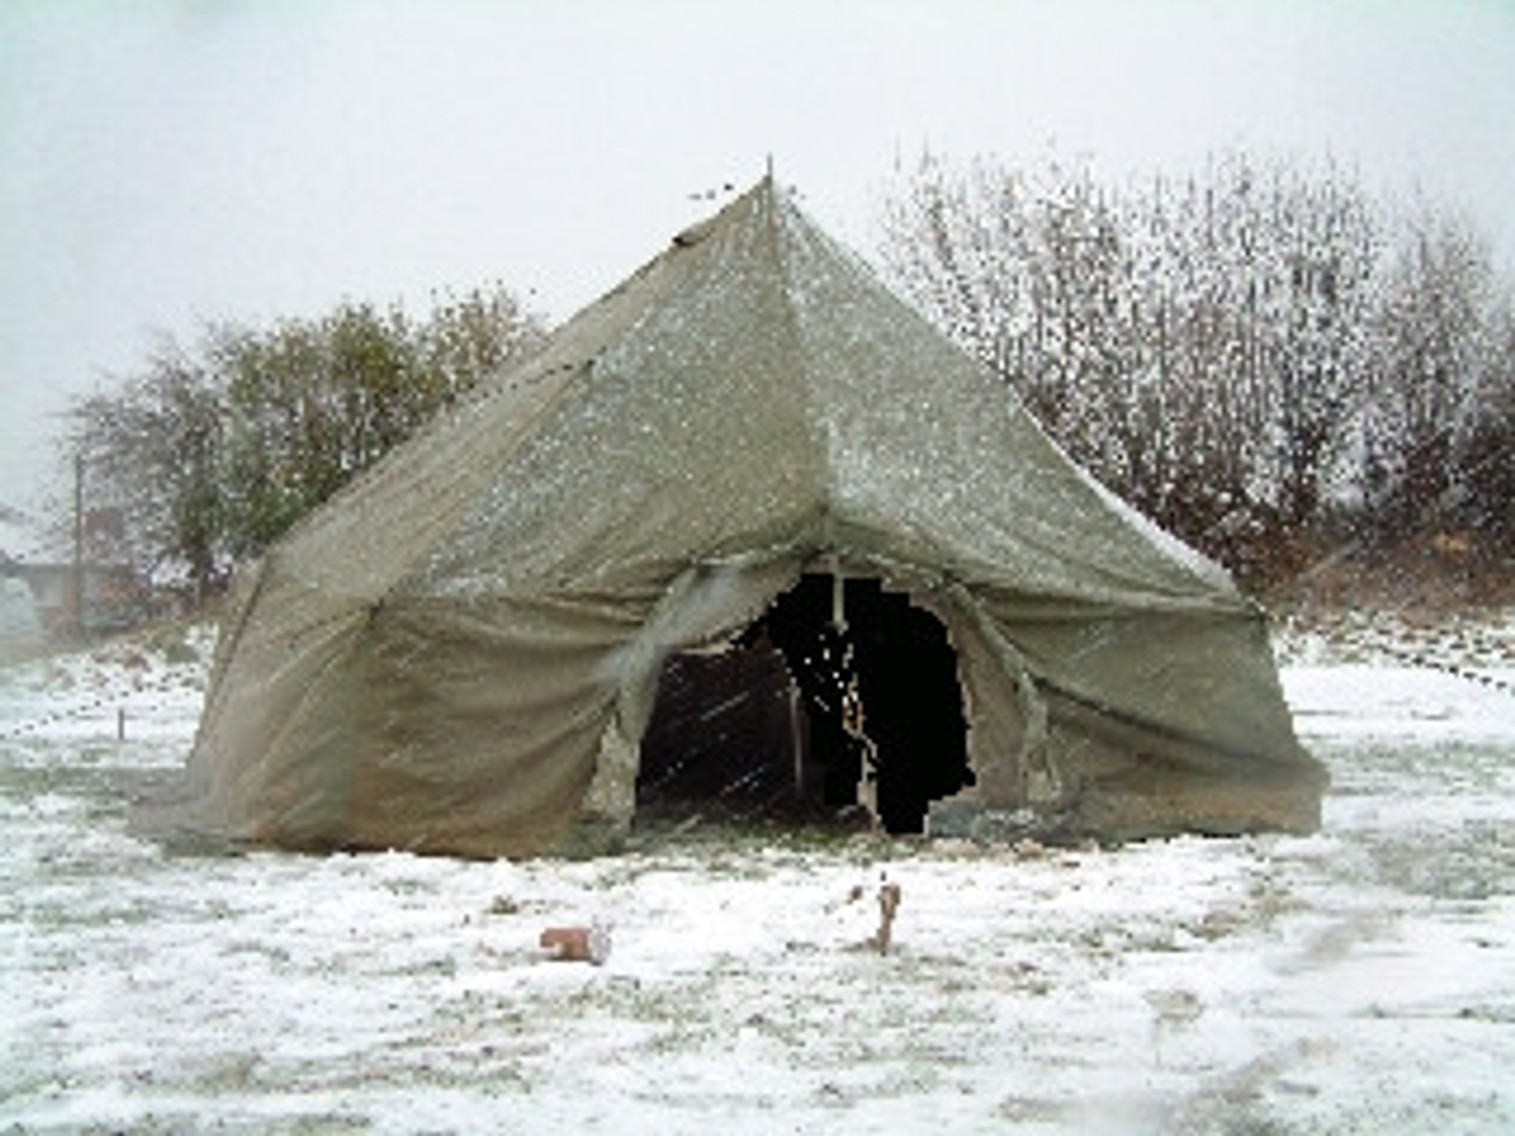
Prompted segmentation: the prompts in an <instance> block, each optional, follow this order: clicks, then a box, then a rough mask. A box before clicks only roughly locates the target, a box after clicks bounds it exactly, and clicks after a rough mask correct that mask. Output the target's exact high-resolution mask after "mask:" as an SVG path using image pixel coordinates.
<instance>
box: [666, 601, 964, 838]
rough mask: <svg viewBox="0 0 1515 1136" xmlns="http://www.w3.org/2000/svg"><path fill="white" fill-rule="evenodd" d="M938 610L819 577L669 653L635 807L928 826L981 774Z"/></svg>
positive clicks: (909, 829)
mask: <svg viewBox="0 0 1515 1136" xmlns="http://www.w3.org/2000/svg"><path fill="white" fill-rule="evenodd" d="M966 734H967V727H966V724H965V720H964V715H963V697H962V690H961V688H960V686H959V682H958V668H957V657H956V653H955V652H954V651H953V649H952V646H951V643H950V642H949V640H948V636H947V631H946V628H945V627H944V626H943V625H942V623H941V621H940V620H939V619H937V618H936V617H935V616H934V615H932V614H931V613H930V612H929V611H926V610H924V609H922V608H920V607H918V606H916V605H915V604H913V603H911V601H910V599H909V597H908V596H905V595H903V594H900V593H898V592H893V591H890V590H888V589H886V588H884V587H883V585H882V584H881V583H880V582H879V581H878V580H875V579H867V578H840V579H839V578H838V577H835V576H832V575H828V574H822V573H812V574H806V575H804V576H802V577H801V578H800V580H799V581H798V582H797V583H796V584H795V585H794V587H792V588H790V589H789V590H788V591H787V592H784V593H783V594H782V595H780V596H779V597H778V598H777V599H775V600H774V602H773V603H772V604H771V605H770V606H769V608H768V610H767V611H766V612H765V613H764V614H763V615H762V616H761V617H760V618H759V619H758V620H757V621H756V622H754V623H753V624H752V625H751V626H750V627H748V628H747V629H746V631H744V632H743V634H742V635H741V637H740V638H739V639H737V640H736V641H735V642H733V643H732V644H730V645H728V646H727V648H726V649H724V650H723V651H721V652H718V653H715V654H682V655H675V656H673V657H671V658H670V659H669V660H668V662H667V663H666V664H665V665H664V669H663V672H662V675H661V676H660V679H659V684H658V695H657V701H656V703H655V706H654V709H653V713H652V719H651V721H650V723H649V725H648V727H647V731H646V733H645V734H644V736H643V738H642V746H641V766H640V772H639V776H638V782H637V799H638V806H637V807H638V809H639V811H640V810H647V811H649V812H650V813H652V814H653V815H658V814H663V815H668V814H670V813H681V812H682V813H687V814H694V813H703V812H706V811H709V812H712V813H714V814H715V815H720V816H728V817H733V816H734V817H740V818H751V817H755V816H761V817H764V818H770V819H791V818H792V819H795V820H800V821H808V822H812V823H815V822H821V823H836V824H849V823H850V824H857V823H866V822H867V821H868V820H869V818H870V813H872V814H873V815H875V816H876V817H877V820H878V822H879V824H881V825H882V827H883V828H884V829H885V830H886V831H887V832H890V833H893V834H897V835H905V834H918V833H921V832H923V831H924V828H925V818H926V812H927V809H928V808H929V806H930V805H931V802H933V801H936V800H940V799H942V798H944V797H948V796H951V795H952V794H953V793H955V792H957V791H958V790H959V789H962V788H963V787H965V786H967V785H970V784H972V782H973V775H972V773H971V771H970V769H969V764H968V758H967V737H966Z"/></svg>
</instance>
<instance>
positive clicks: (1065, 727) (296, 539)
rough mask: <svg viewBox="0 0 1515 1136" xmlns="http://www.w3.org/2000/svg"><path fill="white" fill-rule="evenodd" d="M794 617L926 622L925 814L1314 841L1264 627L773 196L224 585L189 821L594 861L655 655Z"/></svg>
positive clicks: (591, 310)
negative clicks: (561, 853)
mask: <svg viewBox="0 0 1515 1136" xmlns="http://www.w3.org/2000/svg"><path fill="white" fill-rule="evenodd" d="M869 585H871V586H872V589H873V590H872V592H871V593H864V592H860V591H858V588H859V587H862V586H869ZM849 589H851V592H850V593H849ZM796 595H803V596H810V597H811V598H812V599H814V598H815V597H817V596H822V597H824V596H828V595H829V596H831V597H832V604H833V606H834V608H835V610H834V611H833V615H834V616H835V617H836V618H835V620H834V621H833V623H834V625H833V626H832V627H831V629H830V631H828V630H827V628H826V627H820V628H817V627H814V626H813V624H814V623H815V622H816V620H815V619H813V618H812V619H811V621H810V624H804V618H803V617H802V616H803V612H802V616H800V617H796V620H797V625H800V624H804V625H805V626H808V627H809V629H810V632H814V638H815V640H816V641H817V642H820V641H821V640H822V639H824V638H825V636H826V635H827V634H831V635H832V639H833V640H837V639H838V636H840V634H841V633H842V631H844V630H846V629H847V628H848V627H849V623H850V624H851V627H852V630H854V631H859V632H860V631H861V630H863V628H861V627H860V626H859V617H858V614H857V609H856V607H855V606H854V609H853V612H852V616H851V619H850V621H849V617H848V613H847V610H846V609H847V607H848V604H849V602H852V601H856V600H857V599H858V598H859V597H862V598H866V595H874V596H876V597H878V598H877V601H876V603H875V607H877V609H878V610H879V611H881V612H882V611H884V610H885V608H886V607H887V605H886V604H885V598H886V597H889V596H893V597H904V599H903V601H901V602H904V604H905V606H906V607H907V608H909V609H910V610H912V611H917V612H924V613H927V614H928V616H929V617H930V620H931V621H933V622H934V623H935V624H936V625H938V626H939V627H940V629H941V631H942V632H943V634H942V635H941V636H940V639H941V642H942V643H945V644H947V645H948V646H949V647H950V651H948V653H947V657H948V658H949V659H950V660H951V662H952V666H953V668H954V669H953V672H952V675H951V679H952V684H953V686H954V688H955V690H956V691H957V693H958V695H959V697H958V711H959V720H960V722H961V727H960V730H961V733H962V735H963V736H962V738H961V739H960V741H959V743H958V744H959V748H960V749H961V750H962V751H963V754H964V761H965V764H966V769H965V770H964V771H963V773H962V775H961V776H959V777H957V778H955V780H952V781H951V782H950V784H948V785H947V787H946V788H945V789H944V790H943V792H944V796H943V798H942V799H939V800H936V801H935V802H933V803H932V804H931V805H930V807H929V816H928V818H927V820H926V822H925V823H926V826H927V827H930V828H933V829H936V830H939V831H940V830H954V831H959V830H960V831H978V830H982V829H984V828H985V827H986V826H990V827H992V825H993V824H994V823H996V821H997V820H1001V821H1003V820H1006V819H1007V818H1013V819H1014V820H1015V822H1016V823H1018V824H1029V825H1031V826H1033V827H1035V826H1038V825H1040V826H1043V827H1047V828H1052V827H1055V828H1056V829H1058V830H1059V831H1062V832H1069V833H1075V832H1091V833H1105V834H1115V835H1137V834H1144V833H1156V832H1167V831H1174V830H1179V829H1199V830H1204V831H1218V832H1231V831H1239V830H1246V829H1253V828H1258V827H1282V828H1292V829H1300V828H1309V827H1311V826H1312V825H1314V824H1315V823H1316V821H1317V816H1318V807H1319V796H1320V792H1321V787H1322V783H1323V775H1322V772H1321V770H1320V767H1319V766H1318V765H1317V764H1316V763H1315V761H1314V760H1313V759H1312V758H1311V757H1310V756H1309V755H1308V754H1307V753H1305V752H1304V751H1303V750H1302V749H1301V747H1300V746H1299V744H1298V743H1297V741H1296V740H1295V737H1294V734H1293V732H1292V727H1291V723H1290V719H1289V715H1288V712H1287V709H1286V707H1285V704H1284V702H1283V699H1282V697H1281V694H1280V690H1279V685H1278V681H1277V676H1276V673H1275V669H1274V665H1273V662H1272V659H1271V656H1270V653H1269V649H1268V644H1267V641H1266V635H1265V628H1264V623H1263V619H1262V616H1261V614H1260V613H1259V612H1258V611H1257V610H1256V609H1255V608H1254V607H1253V606H1252V605H1251V604H1250V603H1249V602H1248V601H1247V600H1245V599H1243V598H1242V597H1241V596H1240V595H1239V594H1238V592H1237V591H1236V590H1235V589H1234V587H1233V586H1232V584H1231V582H1230V581H1229V579H1228V578H1227V576H1226V575H1225V574H1224V573H1223V572H1222V571H1221V570H1220V569H1219V568H1217V567H1216V566H1214V565H1213V564H1212V563H1210V562H1208V561H1206V560H1205V559H1203V558H1201V557H1200V556H1198V555H1196V554H1195V553H1193V552H1192V551H1190V550H1189V549H1187V548H1186V547H1184V546H1183V545H1181V544H1179V543H1178V542H1177V541H1175V540H1173V539H1172V538H1170V537H1168V536H1166V535H1165V534H1164V533H1162V532H1161V531H1159V530H1158V529H1156V528H1155V527H1154V526H1152V525H1151V524H1149V523H1148V522H1146V521H1145V520H1143V519H1142V518H1141V517H1140V516H1139V515H1137V514H1136V513H1135V512H1134V511H1132V510H1131V509H1130V508H1128V507H1127V506H1125V505H1124V504H1122V503H1121V502H1120V501H1118V500H1116V499H1115V498H1114V497H1113V496H1112V495H1111V494H1109V493H1108V492H1106V491H1105V490H1104V489H1102V488H1101V487H1100V486H1099V485H1098V484H1096V483H1095V482H1094V481H1093V480H1092V479H1091V478H1090V477H1088V476H1087V475H1086V474H1084V473H1083V472H1082V471H1080V470H1079V469H1078V468H1077V467H1076V466H1075V465H1074V464H1072V463H1071V462H1070V460H1069V459H1068V458H1067V457H1066V456H1065V455H1064V454H1063V453H1062V452H1061V451H1060V450H1059V449H1057V448H1056V447H1055V446H1054V445H1053V444H1052V443H1051V442H1050V441H1049V440H1048V439H1047V437H1045V436H1044V435H1043V433H1042V432H1041V431H1040V430H1039V429H1038V427H1037V426H1036V425H1035V424H1034V423H1033V422H1032V420H1031V419H1030V418H1029V416H1028V415H1027V414H1026V413H1025V411H1024V410H1023V409H1022V408H1021V407H1020V406H1019V404H1018V403H1017V402H1016V401H1015V399H1014V398H1013V397H1012V396H1011V395H1010V394H1009V393H1008V392H1007V390H1006V388H1005V386H1004V384H1003V383H1002V382H1001V381H1000V380H998V379H997V378H996V377H995V376H994V375H992V374H991V373H990V372H989V371H988V370H987V369H985V368H984V367H982V366H980V365H979V364H978V363H976V362H974V361H973V360H972V359H970V358H969V357H967V356H966V355H965V354H964V353H962V352H961V351H960V350H959V349H957V348H956V347H955V346H954V345H953V344H951V343H950V342H949V341H948V340H946V339H945V338H944V337H943V336H942V335H941V334H940V333H938V332H937V331H936V330H935V329H933V328H932V327H931V326H930V325H928V324H927V323H926V322H925V321H924V320H923V319H922V318H921V317H920V316H919V315H918V314H916V313H915V312H914V311H913V310H911V309H910V308H909V307H907V306H906V305H904V304H903V303H902V302H900V301H899V300H898V299H896V298H895V297H894V296H893V295H892V294H891V293H890V292H889V291H888V290H887V289H886V288H885V287H884V286H883V285H882V284H881V283H880V282H879V281H878V280H877V279H876V278H875V277H874V276H873V275H872V274H871V273H870V271H869V270H868V269H867V268H866V267H865V266H864V265H863V264H862V263H861V262H860V261H859V260H858V259H857V258H856V257H854V256H853V255H852V254H850V253H849V252H847V251H846V250H844V249H843V248H841V247H840V246H838V245H837V244H836V243H834V242H833V241H832V240H831V239H830V238H828V237H827V236H826V235H825V234H823V233H822V232H821V231H820V230H819V229H818V228H817V227H816V226H815V225H814V224H813V223H812V222H811V221H810V220H809V219H808V218H807V217H806V216H805V215H804V214H803V213H802V212H801V211H800V210H799V209H798V208H797V207H796V205H795V204H794V202H793V201H792V199H791V196H790V195H789V194H787V193H785V192H784V191H783V190H781V189H780V188H779V187H777V186H776V185H775V184H774V182H773V181H772V179H771V178H769V179H765V180H764V181H762V182H761V183H759V184H758V185H757V186H756V187H755V188H753V189H752V190H750V191H749V192H747V193H746V194H745V195H743V196H741V197H739V198H738V199H736V200H735V201H733V202H732V203H731V204H729V205H728V206H727V207H726V208H724V209H723V210H721V211H720V212H719V213H718V214H717V215H716V216H714V217H713V218H711V219H709V220H707V221H705V222H703V223H701V224H700V225H698V226H696V227H694V228H692V229H690V230H688V231H686V232H684V233H681V234H679V235H678V236H677V237H676V238H675V239H674V241H673V243H672V246H671V247H669V248H668V249H667V250H666V251H665V252H664V253H663V254H662V255H660V256H658V257H657V258H656V259H654V260H653V261H651V262H650V263H649V264H647V265H646V266H645V267H643V268H642V269H641V270H640V271H638V272H637V273H635V274H634V275H633V276H631V277H630V278H629V279H628V280H626V281H625V282H624V283H623V284H622V285H620V286H619V287H618V288H617V289H615V290H614V291H612V292H611V293H609V294H608V295H607V296H605V297H604V298H602V299H601V300H599V301H597V302H596V303H594V304H592V305H591V306H590V307H588V308H586V309H585V310H584V311H582V312H581V313H579V314H578V315H577V316H576V317H574V318H573V319H572V320H570V321H569V322H568V323H566V324H565V325H563V326H562V327H561V328H560V329H559V330H558V331H557V332H556V333H555V334H554V335H553V336H552V337H551V338H550V340H549V341H548V343H547V345H546V347H545V349H544V350H542V351H541V352H540V353H539V354H537V355H535V356H534V357H533V358H531V359H530V360H529V361H527V362H525V363H524V364H521V365H519V366H518V367H516V368H515V369H514V370H512V371H510V372H508V373H506V374H503V375H501V376H499V378H498V379H497V380H496V381H494V382H493V383H492V384H490V385H489V386H488V388H487V389H486V390H484V391H482V392H481V393H479V394H478V395H477V396H476V397H473V398H471V399H469V400H468V401H467V402H466V403H464V404H462V405H459V406H456V407H454V408H451V409H450V410H449V411H447V412H446V413H445V414H444V415H443V416H442V417H441V418H439V419H438V420H437V421H435V422H434V423H432V424H431V425H429V426H428V428H426V429H425V430H423V431H422V432H421V433H420V434H419V435H418V436H417V437H416V438H414V439H412V440H411V441H410V442H409V443H407V444H406V445H404V446H402V447H400V448H399V449H397V450H396V451H395V452H393V453H392V454H391V455H389V456H388V457H387V458H386V459H385V460H384V461H383V462H381V463H380V464H379V465H378V466H377V467H376V468H375V469H373V470H372V471H370V472H369V473H368V474H367V475H365V476H363V477H361V478H360V479H358V480H357V481H356V482H354V484H352V485H351V486H350V487H349V488H348V489H347V490H345V491H343V492H342V493H340V494H339V495H338V496H337V497H336V498H334V499H333V500H332V501H331V502H329V503H328V505H327V506H325V507H324V508H322V509H321V510H319V511H318V512H317V513H316V514H314V515H313V516H312V517H311V518H309V519H308V520H307V521H306V522H305V523H304V524H302V525H301V526H300V527H298V528H297V529H296V530H295V531H294V532H293V533H292V534H290V535H289V536H288V537H287V538H286V539H285V540H283V541H282V542H281V543H280V544H278V545H277V546H276V547H274V548H273V549H272V550H271V551H270V552H269V553H268V554H267V555H266V556H265V557H264V558H263V559H262V561H261V562H260V563H258V564H257V565H256V566H255V567H254V568H252V569H251V571H249V572H247V573H246V574H245V575H244V576H243V577H242V578H241V579H239V581H238V584H237V586H236V588H235V589H234V594H233V598H232V602H231V604H230V606H229V609H228V612H227V614H226V615H225V617H224V623H223V627H222V633H221V640H220V645H219V648H218V657H217V660H216V664H215V669H214V674H213V678H212V684H211V688H210V692H209V695H208V698H207V705H206V709H205V714H204V718H203V721H202V724H201V728H200V732H199V736H198V738H197V740H196V744H195V747H194V751H193V753H192V755H191V758H190V763H189V780H188V800H187V806H186V812H185V818H186V819H187V821H188V822H189V823H190V824H191V825H193V826H195V827H198V828H200V829H208V830H212V831H215V832H218V833H222V834H225V835H228V836H231V837H235V838H243V839H248V840H253V841H259V842H272V843H276V844H281V845H285V846H292V847H305V848H331V847H358V848H363V847H368V848H380V847H400V848H410V849H416V850H421V851H427V852H441V853H454V854H462V855H481V856H495V855H509V856H518V855H531V854H538V853H543V852H551V851H555V850H562V849H566V848H571V847H585V846H586V842H587V846H589V847H593V846H595V844H596V842H598V841H599V840H601V839H602V838H605V837H607V836H610V835H613V834H615V833H618V832H621V831H624V829H625V828H626V826H627V825H628V824H629V823H631V821H632V819H633V817H634V816H635V813H636V809H637V805H638V793H639V788H638V785H639V781H638V774H639V768H640V764H641V751H642V745H643V742H644V739H646V738H647V737H648V735H649V730H648V726H649V722H650V721H651V720H652V719H653V718H654V716H655V713H657V708H658V703H659V689H660V686H661V687H662V688H663V690H664V693H665V695H666V694H667V691H668V690H669V688H670V687H671V685H673V683H674V680H673V678H672V677H671V676H672V674H673V672H672V670H671V669H670V667H671V665H672V664H671V661H677V660H681V659H682V660H686V661H689V662H690V665H691V666H693V665H694V661H695V660H699V659H711V658H714V659H720V658H721V657H722V656H721V655H720V654H719V651H720V649H721V648H722V647H723V646H731V647H732V651H737V652H739V651H740V650H742V649H743V648H742V647H741V646H740V645H741V644H742V643H750V642H751V638H752V635H753V632H754V628H757V627H760V626H766V625H765V623H764V621H765V620H767V619H769V617H770V616H771V614H772V613H773V612H775V611H777V610H778V608H779V605H780V604H781V602H782V601H783V600H784V597H786V596H796ZM824 602H825V601H824V600H823V601H822V603H823V604H824ZM811 606H812V607H814V606H815V605H813V604H812V605H811ZM865 606H866V605H865ZM800 608H804V605H803V604H801V605H800ZM805 610H809V609H805ZM888 610H894V609H892V608H891V609H888ZM864 615H865V616H867V612H865V613H864ZM881 618H882V617H881ZM820 619H821V622H822V623H824V622H825V618H824V617H820ZM886 638H887V636H886ZM913 650H914V648H912V647H909V646H908V645H907V646H905V647H896V648H895V649H894V656H893V658H894V662H893V664H892V665H893V666H894V672H895V674H896V678H895V679H894V680H893V681H894V684H895V685H894V686H893V687H891V688H890V693H889V695H888V699H889V701H890V702H892V703H896V704H898V708H900V709H905V708H908V705H909V701H910V698H911V683H910V682H909V680H908V674H906V677H904V678H900V677H899V676H900V674H902V673H905V672H907V671H908V663H909V659H910V657H911V652H912V651H913ZM938 653H939V652H938ZM786 657H787V658H788V659H789V663H790V666H789V669H791V670H793V669H795V668H796V667H797V666H799V665H800V663H799V662H798V656H797V654H796V653H795V652H793V651H790V652H788V653H787V654H786ZM922 657H923V658H924V656H922ZM770 661H771V655H770ZM758 670H761V668H758ZM769 670H770V671H772V668H771V667H770V668H769ZM752 673H753V675H754V676H756V675H757V670H754V671H753V672H752ZM775 673H779V672H775ZM686 677H687V673H686ZM770 677H771V675H770ZM730 679H731V675H730V673H728V674H727V676H726V680H727V681H728V682H729V681H730ZM660 680H661V681H660ZM765 681H766V680H765ZM876 701H877V700H876ZM897 718H899V719H901V720H903V719H905V718H908V715H906V714H899V715H897ZM699 720H700V719H699V717H698V716H696V717H695V718H693V719H691V720H690V721H689V722H688V723H686V726H687V729H685V730H683V731H682V733H685V734H688V733H697V732H698V726H699ZM853 724H854V725H855V724H856V723H853ZM862 733H863V731H862V730H859V731H857V732H856V733H855V735H854V736H855V737H860V736H861V735H862ZM717 748H718V747H717ZM707 749H709V747H707ZM929 749H930V747H929V746H925V747H923V752H919V753H908V754H907V753H895V754H892V755H890V756H891V761H892V762H893V765H892V768H898V769H903V768H906V767H907V766H909V765H910V763H915V764H916V766H918V767H924V766H929V765H930V764H931V762H932V761H933V760H934V757H933V754H932V753H931V752H925V751H924V750H929ZM875 756H876V755H875ZM704 759H705V760H720V758H719V755H718V754H717V755H714V756H712V755H709V754H707V756H706V757H705V758H704ZM800 772H801V773H802V772H803V770H801V771H800ZM889 775H890V774H888V771H887V769H886V771H885V776H889ZM865 780H866V778H865ZM953 786H955V787H953ZM875 787H876V786H875Z"/></svg>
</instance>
